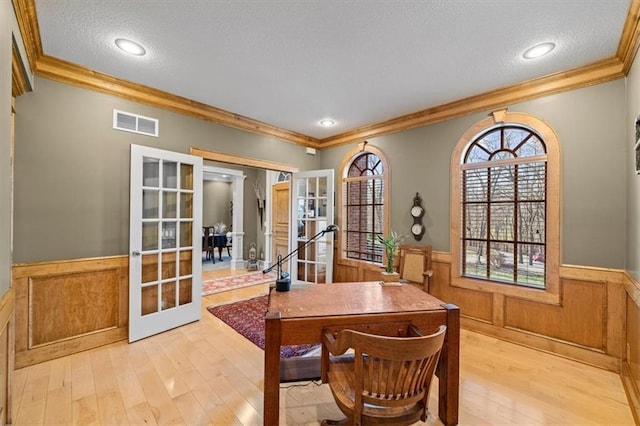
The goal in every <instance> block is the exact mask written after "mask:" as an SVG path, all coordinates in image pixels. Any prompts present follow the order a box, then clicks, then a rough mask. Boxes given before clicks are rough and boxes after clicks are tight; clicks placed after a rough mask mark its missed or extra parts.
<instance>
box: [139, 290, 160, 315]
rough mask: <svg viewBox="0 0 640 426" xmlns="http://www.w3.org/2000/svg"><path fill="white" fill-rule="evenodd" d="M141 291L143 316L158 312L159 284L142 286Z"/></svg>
mask: <svg viewBox="0 0 640 426" xmlns="http://www.w3.org/2000/svg"><path fill="white" fill-rule="evenodd" d="M141 291H142V304H141V307H140V308H141V314H142V316H144V315H149V314H153V313H154V312H158V286H157V285H151V286H147V287H142V289H141Z"/></svg>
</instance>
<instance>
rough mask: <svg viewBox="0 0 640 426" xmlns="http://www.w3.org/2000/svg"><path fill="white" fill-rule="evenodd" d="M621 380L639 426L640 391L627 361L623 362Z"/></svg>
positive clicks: (634, 418)
mask: <svg viewBox="0 0 640 426" xmlns="http://www.w3.org/2000/svg"><path fill="white" fill-rule="evenodd" d="M620 379H621V380H622V386H623V387H624V392H625V393H626V394H627V401H628V402H629V407H630V408H631V413H632V414H633V420H634V422H635V423H636V424H637V425H640V391H639V390H638V388H637V387H636V384H635V381H634V377H633V374H631V368H630V367H629V364H628V363H627V362H626V361H623V362H622V366H621V371H620Z"/></svg>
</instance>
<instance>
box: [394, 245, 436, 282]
mask: <svg viewBox="0 0 640 426" xmlns="http://www.w3.org/2000/svg"><path fill="white" fill-rule="evenodd" d="M398 251H399V255H400V256H399V257H400V265H399V267H398V272H399V273H400V282H409V283H413V284H417V285H419V286H421V287H422V288H423V289H424V291H425V292H427V293H428V292H429V278H431V276H432V275H433V271H432V270H431V246H419V245H401V246H400V249H399V250H398Z"/></svg>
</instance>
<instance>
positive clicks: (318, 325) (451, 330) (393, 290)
mask: <svg viewBox="0 0 640 426" xmlns="http://www.w3.org/2000/svg"><path fill="white" fill-rule="evenodd" d="M407 320H408V321H411V323H412V324H414V325H416V326H417V327H419V328H420V329H421V330H422V331H423V332H424V333H432V332H434V331H435V330H436V329H437V328H438V327H439V326H440V325H442V324H445V325H446V326H447V334H446V337H445V341H444V347H443V348H442V353H441V355H440V361H439V364H438V368H437V371H436V374H437V375H438V378H439V392H438V399H439V400H438V414H439V416H440V419H441V420H442V421H443V422H444V423H445V424H446V425H455V424H457V423H458V392H459V389H458V388H459V379H460V371H459V368H460V367H459V366H460V360H459V355H460V310H459V309H458V307H457V306H455V305H451V304H446V303H444V302H442V301H440V300H438V299H436V298H435V297H433V296H431V295H429V294H427V293H425V292H424V291H422V290H420V289H418V288H417V287H414V286H412V285H410V284H405V285H401V286H395V287H391V286H382V285H380V283H379V282H357V283H333V284H310V285H300V286H298V285H296V286H293V287H292V289H291V291H288V292H276V291H275V289H272V290H271V293H270V295H269V309H268V311H267V313H266V316H265V353H264V416H263V417H264V424H265V425H267V426H272V425H277V424H278V423H279V415H280V346H281V345H299V344H305V343H320V342H321V341H322V338H321V336H322V330H323V328H326V327H331V328H332V330H336V328H337V329H340V328H350V327H349V326H350V325H351V326H354V325H357V326H358V327H359V328H361V327H363V326H364V327H367V326H369V325H370V326H372V327H373V326H374V325H375V324H381V323H387V322H396V321H398V322H401V321H407Z"/></svg>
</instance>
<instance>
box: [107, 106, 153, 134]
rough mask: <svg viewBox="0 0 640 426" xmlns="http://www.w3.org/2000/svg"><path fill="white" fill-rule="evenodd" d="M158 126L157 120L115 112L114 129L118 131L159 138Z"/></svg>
mask: <svg viewBox="0 0 640 426" xmlns="http://www.w3.org/2000/svg"><path fill="white" fill-rule="evenodd" d="M158 124H159V123H158V120H157V119H155V118H149V117H144V116H142V115H137V114H131V113H130V112H124V111H118V110H117V109H114V110H113V128H114V129H117V130H124V131H125V132H133V133H140V134H141V135H147V136H155V137H158Z"/></svg>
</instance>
